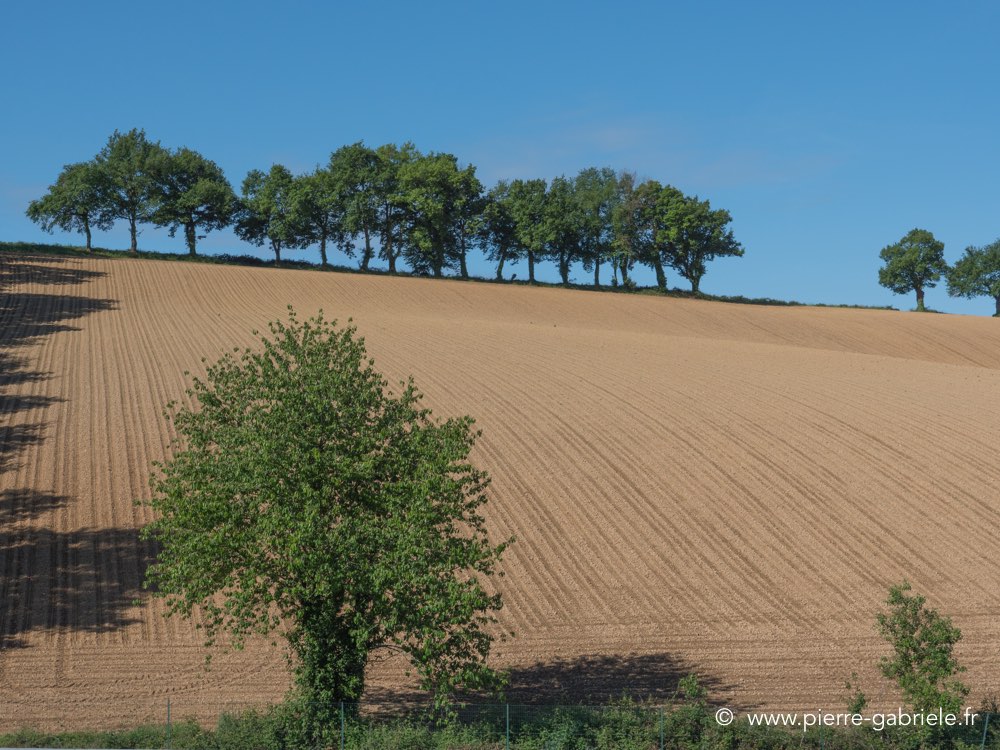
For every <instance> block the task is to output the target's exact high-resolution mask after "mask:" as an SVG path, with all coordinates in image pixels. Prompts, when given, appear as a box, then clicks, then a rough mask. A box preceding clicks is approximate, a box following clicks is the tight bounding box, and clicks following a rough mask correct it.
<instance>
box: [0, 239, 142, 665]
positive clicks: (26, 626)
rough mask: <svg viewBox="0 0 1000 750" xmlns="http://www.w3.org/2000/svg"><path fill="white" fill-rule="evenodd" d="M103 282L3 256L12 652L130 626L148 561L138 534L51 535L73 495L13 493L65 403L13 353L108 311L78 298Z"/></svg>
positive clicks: (4, 600) (0, 447) (5, 565)
mask: <svg viewBox="0 0 1000 750" xmlns="http://www.w3.org/2000/svg"><path fill="white" fill-rule="evenodd" d="M104 275H105V274H104V273H103V272H101V271H92V270H88V269H86V268H85V267H84V263H83V262H81V261H77V260H68V259H61V258H52V257H48V256H46V257H44V258H38V257H33V256H29V255H7V254H0V486H2V487H3V488H4V489H3V490H2V491H0V648H12V647H16V646H17V645H19V644H20V643H21V640H20V636H22V635H23V634H25V633H27V632H29V631H32V630H43V629H59V628H66V629H73V630H77V631H84V632H102V631H105V630H111V629H115V628H120V627H122V626H123V625H126V624H128V621H127V620H126V611H127V608H128V607H129V606H130V605H131V602H132V600H133V599H134V598H135V597H136V596H138V594H139V592H140V586H141V583H142V580H143V578H144V576H145V572H146V568H147V567H148V565H149V563H150V560H151V559H152V555H151V551H152V550H151V545H150V543H148V542H145V541H142V540H140V539H139V538H138V531H136V530H132V529H83V530H79V531H72V532H58V531H54V530H52V529H51V528H49V527H50V526H52V525H54V524H52V523H51V522H50V521H49V519H43V521H42V522H39V519H41V518H43V517H44V516H46V515H49V514H52V513H53V512H55V511H57V510H59V509H60V508H63V507H65V506H67V505H69V504H70V500H71V498H68V497H64V496H61V495H54V494H51V493H46V492H39V491H37V490H35V489H33V488H31V487H20V488H16V489H13V488H12V487H13V485H14V483H15V481H16V478H17V477H16V475H15V474H14V471H16V470H17V469H18V468H19V467H20V465H21V462H22V461H23V460H24V458H23V457H24V456H25V455H29V456H30V455H31V454H30V453H27V454H26V451H28V449H29V448H30V447H31V446H35V445H38V444H40V443H41V442H43V441H44V439H45V437H46V428H47V427H48V422H50V421H51V420H48V421H47V420H45V419H44V415H45V412H46V411H47V410H48V408H49V407H50V406H52V405H53V404H57V403H59V402H61V401H63V400H64V399H63V398H61V397H60V396H54V395H47V394H43V393H42V394H40V393H38V391H44V387H43V386H41V385H40V384H43V383H44V381H46V380H48V379H49V378H51V377H53V373H49V372H45V371H43V370H42V369H39V368H38V367H37V366H36V364H35V363H34V362H33V361H32V359H31V358H29V357H28V356H25V355H24V354H20V353H18V352H17V348H18V347H27V346H29V345H32V344H35V343H37V342H38V341H39V340H40V339H41V338H42V337H45V336H49V335H51V334H54V333H60V332H64V331H77V330H80V329H79V328H77V327H75V326H74V325H71V322H73V321H79V320H81V319H83V318H85V317H86V316H88V315H90V314H92V313H95V312H100V311H104V310H113V309H115V307H116V304H117V303H116V301H115V300H110V299H100V298H97V297H92V296H87V295H86V294H82V293H81V292H82V291H83V289H82V287H84V286H85V285H86V284H88V283H90V282H91V281H93V280H95V279H98V278H100V277H102V276H104ZM63 364H65V365H66V366H68V367H78V366H79V363H77V362H69V363H63Z"/></svg>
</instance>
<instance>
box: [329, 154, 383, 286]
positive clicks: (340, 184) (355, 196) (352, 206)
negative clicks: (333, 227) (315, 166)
mask: <svg viewBox="0 0 1000 750" xmlns="http://www.w3.org/2000/svg"><path fill="white" fill-rule="evenodd" d="M327 171H328V172H329V173H330V175H331V177H332V179H333V182H334V186H335V187H334V189H335V191H336V194H337V196H338V198H339V200H340V202H341V207H342V209H343V229H344V231H345V233H346V235H347V237H348V238H351V239H353V238H357V237H360V238H361V239H362V241H363V245H362V251H361V263H360V267H361V270H362V271H367V270H368V264H369V263H371V260H372V257H373V256H374V253H375V251H374V246H373V244H372V243H373V240H374V239H375V237H377V236H378V231H379V207H380V205H381V202H382V197H381V195H380V192H379V191H380V188H381V187H382V185H383V181H382V175H381V172H382V164H381V158H380V156H379V154H378V153H377V152H375V151H374V150H372V149H370V148H368V147H367V146H365V144H364V143H362V142H360V141H359V142H358V143H354V144H351V145H349V146H342V147H341V148H339V149H337V150H336V151H334V152H333V153H332V154H331V155H330V163H329V165H328V166H327ZM348 255H352V256H353V255H354V252H353V250H351V251H349V252H348Z"/></svg>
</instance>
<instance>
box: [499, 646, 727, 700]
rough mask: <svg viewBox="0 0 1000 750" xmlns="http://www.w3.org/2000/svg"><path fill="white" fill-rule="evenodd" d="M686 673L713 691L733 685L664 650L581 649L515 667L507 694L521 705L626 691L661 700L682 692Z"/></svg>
mask: <svg viewBox="0 0 1000 750" xmlns="http://www.w3.org/2000/svg"><path fill="white" fill-rule="evenodd" d="M688 675H695V676H696V677H697V678H698V684H699V685H700V686H701V687H703V688H705V690H707V691H708V695H709V696H710V697H711V696H713V695H719V694H720V693H727V694H728V693H729V692H731V691H732V689H733V686H732V685H729V684H726V683H725V682H724V681H723V680H721V679H720V678H718V677H716V676H714V675H710V674H706V673H705V672H704V670H701V669H699V668H698V667H697V665H694V664H692V663H689V662H687V661H685V660H683V659H680V658H678V657H676V656H674V655H673V654H669V653H665V652H656V653H650V654H581V655H580V656H575V657H572V658H567V659H550V660H547V661H540V662H536V663H535V664H531V665H528V666H519V667H514V668H513V669H511V670H510V683H509V686H508V688H507V698H508V700H509V701H510V702H511V703H518V704H522V705H531V704H537V703H566V704H582V705H602V704H605V703H608V702H609V701H612V700H615V699H618V698H622V697H623V696H627V697H629V698H632V699H634V700H636V701H640V702H649V703H655V704H661V703H668V702H670V701H672V700H675V699H676V698H677V697H678V688H679V683H680V681H681V680H682V679H683V678H684V677H687V676H688ZM727 705H729V704H727Z"/></svg>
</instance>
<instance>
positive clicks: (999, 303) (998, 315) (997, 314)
mask: <svg viewBox="0 0 1000 750" xmlns="http://www.w3.org/2000/svg"><path fill="white" fill-rule="evenodd" d="M993 299H994V300H996V303H997V311H996V312H995V313H993V317H994V318H1000V294H998V295H997V296H996V297H994V298H993Z"/></svg>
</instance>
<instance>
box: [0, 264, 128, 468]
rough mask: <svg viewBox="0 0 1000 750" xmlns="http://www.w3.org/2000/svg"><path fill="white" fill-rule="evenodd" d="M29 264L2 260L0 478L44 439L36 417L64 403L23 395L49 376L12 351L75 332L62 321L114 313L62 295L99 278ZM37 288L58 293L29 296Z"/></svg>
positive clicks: (100, 303) (109, 304)
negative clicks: (24, 416)
mask: <svg viewBox="0 0 1000 750" xmlns="http://www.w3.org/2000/svg"><path fill="white" fill-rule="evenodd" d="M32 260H33V259H32V258H31V257H30V256H8V255H0V474H3V473H4V472H8V471H13V470H14V469H16V468H18V463H17V460H18V458H19V456H21V454H22V453H23V452H24V450H25V448H27V447H28V446H31V445H35V444H37V443H40V442H41V441H42V440H43V439H44V434H45V423H44V422H42V421H40V420H38V419H37V416H38V415H41V414H42V413H44V411H45V409H46V408H47V407H49V406H51V405H52V404H54V403H58V402H59V401H61V400H62V399H61V398H59V397H56V396H48V395H37V394H33V393H25V392H24V391H26V390H31V389H32V388H31V387H32V386H33V385H34V384H36V383H40V382H42V381H45V380H47V379H48V378H49V377H51V374H50V373H47V372H43V371H41V370H37V369H34V368H33V367H32V364H31V363H30V362H29V361H28V359H27V358H25V357H19V356H15V354H14V352H13V350H14V349H15V347H18V346H24V345H27V344H30V343H34V342H36V341H37V340H38V338H39V337H42V336H47V335H50V334H53V333H58V332H60V331H75V330H79V329H78V328H75V327H73V326H71V325H68V324H67V323H66V321H70V320H78V319H80V318H83V317H86V316H87V315H90V314H91V313H94V312H98V311H101V310H112V309H114V308H115V305H116V302H115V301H114V300H109V299H98V298H93V297H87V296H84V295H79V294H75V293H74V292H71V291H69V290H67V291H65V292H64V291H62V288H64V287H75V286H80V285H83V284H86V283H88V282H90V281H92V280H93V279H96V278H100V277H102V276H104V275H105V274H104V273H103V272H101V271H90V270H87V269H84V268H80V267H79V266H78V265H77V264H76V263H70V262H67V261H66V260H62V259H57V258H45V259H44V261H45V262H44V264H40V263H35V262H31V261H32ZM36 286H37V287H39V288H44V287H52V286H55V287H59V288H60V289H59V291H58V293H39V292H34V291H29V290H31V289H33V288H35V287H36ZM20 413H25V414H30V415H31V416H30V417H28V418H27V419H22V420H21V421H20V422H19V423H15V422H14V417H15V415H17V414H20Z"/></svg>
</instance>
